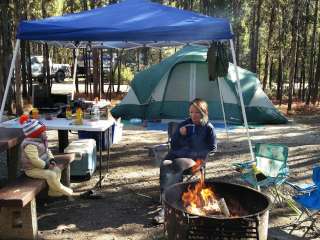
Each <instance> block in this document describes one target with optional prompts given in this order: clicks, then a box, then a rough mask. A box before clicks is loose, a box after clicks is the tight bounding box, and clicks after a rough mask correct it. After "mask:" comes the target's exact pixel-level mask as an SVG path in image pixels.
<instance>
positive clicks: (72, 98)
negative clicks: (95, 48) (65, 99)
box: [71, 48, 79, 100]
mask: <svg viewBox="0 0 320 240" xmlns="http://www.w3.org/2000/svg"><path fill="white" fill-rule="evenodd" d="M75 52H76V54H75V55H76V57H75V59H74V66H73V77H72V93H71V100H74V91H75V88H76V77H77V66H78V55H79V48H76V51H75Z"/></svg>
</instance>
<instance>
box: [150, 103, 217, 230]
mask: <svg viewBox="0 0 320 240" xmlns="http://www.w3.org/2000/svg"><path fill="white" fill-rule="evenodd" d="M189 114H190V118H188V119H187V120H185V121H183V122H181V123H180V124H179V126H178V128H177V130H176V132H175V133H174V134H173V137H172V139H171V149H170V151H169V153H168V154H167V156H166V157H165V159H164V160H163V161H162V163H161V165H160V194H161V195H160V197H161V199H163V193H164V191H165V189H166V188H168V187H169V186H171V185H172V184H175V183H178V182H180V181H182V174H183V172H184V171H185V170H187V169H190V168H192V167H193V166H194V165H195V164H196V162H195V160H198V159H200V160H205V159H206V158H207V155H208V154H209V153H210V152H213V151H215V150H216V149H217V142H216V133H215V130H214V127H213V125H212V124H211V123H210V122H209V121H208V104H207V102H205V101H204V100H202V99H199V98H196V99H194V100H193V101H192V102H191V103H190V105H189ZM154 220H155V222H156V223H159V224H160V223H163V222H164V210H163V209H162V210H161V211H160V212H159V215H158V216H156V217H155V218H154Z"/></svg>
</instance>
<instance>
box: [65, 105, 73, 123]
mask: <svg viewBox="0 0 320 240" xmlns="http://www.w3.org/2000/svg"><path fill="white" fill-rule="evenodd" d="M66 119H68V120H71V119H72V110H71V107H70V105H68V106H67V108H66Z"/></svg>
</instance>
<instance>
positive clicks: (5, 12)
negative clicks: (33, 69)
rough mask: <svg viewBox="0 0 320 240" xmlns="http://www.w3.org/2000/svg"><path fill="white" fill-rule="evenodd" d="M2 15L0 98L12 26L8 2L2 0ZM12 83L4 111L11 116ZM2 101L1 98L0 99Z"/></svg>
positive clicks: (9, 50) (9, 55) (6, 68)
mask: <svg viewBox="0 0 320 240" xmlns="http://www.w3.org/2000/svg"><path fill="white" fill-rule="evenodd" d="M1 6H2V14H1V16H0V17H1V22H2V31H1V32H2V43H3V58H2V60H3V62H2V66H0V67H2V69H3V70H2V72H3V76H2V79H3V82H2V84H1V89H2V92H0V94H1V96H3V94H4V89H5V87H6V85H7V78H8V74H9V69H10V64H11V60H12V50H13V49H12V25H11V19H12V15H11V11H10V10H9V9H10V8H9V0H3V1H2V4H1ZM12 85H13V84H12V82H11V85H10V87H9V92H8V96H7V99H6V104H5V109H6V110H7V111H8V114H12V109H11V105H12V94H13V88H12ZM1 99H2V98H1Z"/></svg>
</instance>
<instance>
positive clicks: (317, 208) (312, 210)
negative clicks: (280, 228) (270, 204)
mask: <svg viewBox="0 0 320 240" xmlns="http://www.w3.org/2000/svg"><path fill="white" fill-rule="evenodd" d="M312 180H313V184H303V185H301V184H294V183H291V182H288V181H286V183H287V184H288V185H289V186H291V187H292V188H293V189H294V190H295V195H294V196H293V200H294V201H295V202H296V203H298V205H299V206H300V208H301V210H302V211H301V214H300V215H299V217H298V218H297V219H296V220H295V221H294V223H292V224H289V225H287V226H290V227H292V229H291V230H290V234H291V233H292V232H293V231H295V230H298V229H299V228H301V227H306V228H307V230H306V231H305V232H304V234H303V237H305V236H306V234H307V233H308V232H309V230H311V229H312V230H314V231H315V233H316V234H317V235H318V236H319V235H320V229H319V227H317V226H316V221H317V219H318V218H319V216H320V165H316V166H314V167H313V173H312ZM308 222H310V224H309V225H303V224H304V223H308Z"/></svg>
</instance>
